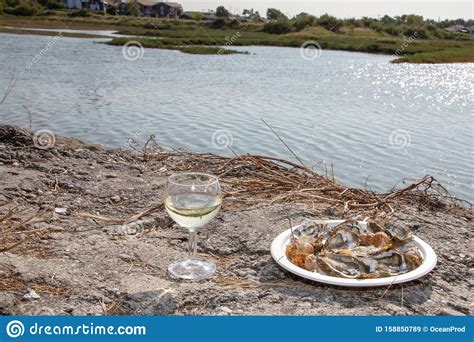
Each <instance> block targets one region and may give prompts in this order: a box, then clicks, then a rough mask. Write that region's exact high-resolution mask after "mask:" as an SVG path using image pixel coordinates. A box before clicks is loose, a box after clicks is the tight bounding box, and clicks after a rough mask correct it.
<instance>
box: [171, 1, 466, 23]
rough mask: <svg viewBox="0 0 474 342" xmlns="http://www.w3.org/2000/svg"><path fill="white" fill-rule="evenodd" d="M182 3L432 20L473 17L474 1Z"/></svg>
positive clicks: (234, 10) (189, 6)
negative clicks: (413, 15) (405, 15)
mask: <svg viewBox="0 0 474 342" xmlns="http://www.w3.org/2000/svg"><path fill="white" fill-rule="evenodd" d="M173 1H176V2H179V3H181V4H182V5H183V8H184V10H185V11H202V10H208V9H215V8H216V7H217V6H219V5H223V6H225V7H226V8H227V9H230V10H231V12H232V13H237V12H240V13H241V12H242V10H243V9H244V8H253V9H255V10H258V11H259V12H260V14H262V15H264V14H265V13H266V11H267V8H269V7H274V8H278V9H279V10H281V11H282V12H283V13H285V14H286V15H288V16H293V15H295V14H298V13H301V12H307V13H310V14H313V15H316V16H319V15H321V14H324V13H329V14H331V15H334V16H336V17H339V18H352V17H355V18H360V17H363V16H367V17H373V18H377V17H378V16H383V15H385V14H388V15H390V16H395V15H402V14H418V15H422V16H423V17H425V18H430V19H435V20H437V19H457V18H464V19H472V18H473V1H465V0H461V1H456V0H455V1H448V0H445V1H429V0H414V1H410V0H398V1H391V0H368V1H367V0H334V1H330V0H322V1H319V0H276V1H271V0H255V1H249V0H217V1H216V0H173Z"/></svg>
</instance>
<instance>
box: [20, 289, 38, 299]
mask: <svg viewBox="0 0 474 342" xmlns="http://www.w3.org/2000/svg"><path fill="white" fill-rule="evenodd" d="M40 298H41V297H40V295H39V294H37V293H36V292H35V290H30V292H28V293H27V294H25V295H24V296H23V299H26V300H34V299H40Z"/></svg>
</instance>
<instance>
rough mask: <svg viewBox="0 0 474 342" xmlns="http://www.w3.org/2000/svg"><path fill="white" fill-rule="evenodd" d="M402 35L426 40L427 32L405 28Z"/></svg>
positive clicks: (420, 29)
mask: <svg viewBox="0 0 474 342" xmlns="http://www.w3.org/2000/svg"><path fill="white" fill-rule="evenodd" d="M403 35H405V36H407V37H415V38H419V39H428V32H426V30H425V29H422V28H415V27H407V28H406V29H405V30H404V31H403Z"/></svg>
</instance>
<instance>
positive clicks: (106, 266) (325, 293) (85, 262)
mask: <svg viewBox="0 0 474 342" xmlns="http://www.w3.org/2000/svg"><path fill="white" fill-rule="evenodd" d="M2 127H6V126H0V202H5V201H8V200H14V201H16V203H17V204H18V205H20V207H21V208H22V209H24V211H22V212H19V213H17V214H16V216H14V218H15V219H16V220H22V219H24V218H27V217H29V216H31V215H34V214H36V213H37V212H44V213H45V215H49V216H48V217H47V218H46V219H45V220H43V221H42V222H37V223H34V224H28V225H25V226H21V227H19V228H18V229H17V230H18V231H17V232H15V234H13V235H11V236H9V239H10V240H8V241H6V240H5V238H4V237H1V238H2V239H3V240H2V239H0V248H3V247H4V245H2V244H1V243H2V242H3V243H4V244H7V242H8V245H9V246H11V245H10V244H11V243H12V241H13V242H18V244H17V245H16V246H15V247H13V248H8V250H5V251H4V252H2V253H0V313H1V314H4V315H103V314H111V315H121V314H127V315H455V314H459V315H462V314H465V315H471V314H472V310H473V304H472V303H473V298H472V292H473V291H472V287H473V254H472V235H473V225H472V213H471V212H470V211H467V210H462V209H450V210H447V209H442V208H440V209H436V210H433V209H426V208H419V207H415V206H411V205H405V206H402V207H401V208H398V209H397V211H396V214H395V218H396V219H397V220H399V222H400V223H401V224H404V225H406V226H408V227H410V228H411V229H412V230H413V231H414V233H415V234H416V235H417V236H419V237H420V238H422V239H423V240H425V241H427V242H428V243H430V244H431V245H432V246H433V248H434V250H435V252H436V253H437V255H438V260H439V261H438V265H437V267H436V268H435V269H434V270H433V271H432V272H431V273H430V274H429V275H427V276H425V277H423V278H421V279H419V280H416V281H412V282H410V283H406V284H403V285H394V286H391V287H389V288H387V287H381V288H368V289H355V288H342V287H335V286H328V285H324V284H319V283H314V282H311V281H307V280H304V279H302V278H299V277H297V276H294V275H292V274H290V273H288V272H286V271H285V270H283V269H282V268H280V267H279V266H278V265H277V264H276V263H275V262H274V261H273V259H272V257H271V255H270V251H269V249H270V244H271V242H272V240H273V239H274V238H275V237H276V236H277V235H278V234H279V233H280V232H282V231H284V230H285V229H287V228H288V221H287V217H288V216H291V218H292V221H293V223H294V224H297V223H301V222H303V221H305V220H308V219H312V218H321V217H324V218H337V217H333V216H328V215H327V212H325V211H324V206H321V210H313V211H311V212H308V211H305V210H303V209H298V207H297V206H287V205H272V206H254V207H249V208H240V209H236V208H232V207H230V206H226V205H225V202H224V206H223V208H222V211H221V213H220V214H219V216H218V217H217V218H216V219H214V220H213V221H212V222H211V223H210V224H209V225H208V226H206V227H204V228H203V229H202V230H201V231H200V232H199V248H198V252H199V254H200V256H201V257H202V258H206V259H208V260H212V261H214V262H215V263H216V264H217V267H218V269H217V274H216V276H215V277H214V278H213V279H211V280H208V281H201V282H195V283H193V282H180V281H175V280H173V279H170V278H169V276H168V275H167V271H166V270H167V266H168V265H169V264H170V263H171V262H173V261H175V260H176V259H178V258H181V257H184V256H185V255H186V248H187V233H186V231H185V230H183V229H181V228H179V227H178V226H176V225H175V224H173V223H172V222H170V220H169V219H168V218H167V216H166V213H165V212H164V211H163V210H161V211H154V212H153V213H151V214H150V215H147V216H144V217H142V218H141V219H140V220H139V221H138V222H133V223H128V224H126V225H124V224H120V223H119V224H117V223H116V222H105V221H103V220H99V219H93V218H86V217H81V216H80V215H79V214H80V213H89V214H94V215H101V216H106V217H108V218H113V219H116V220H119V219H126V218H128V217H131V216H132V215H134V214H136V213H139V212H141V211H143V210H144V209H146V208H149V207H150V206H152V205H154V204H156V203H159V202H160V199H161V196H162V192H163V187H164V183H165V176H166V175H167V174H169V173H171V172H174V171H176V170H173V169H171V168H170V167H169V166H167V165H166V164H164V163H162V162H160V161H153V162H147V161H145V160H143V158H142V157H141V156H140V155H139V154H138V153H132V152H127V151H118V150H103V149H101V148H99V147H97V146H95V145H94V146H93V145H87V144H86V143H82V142H80V141H78V140H77V139H70V138H58V139H57V141H56V146H54V147H53V148H51V149H48V150H41V149H36V148H34V146H32V144H29V143H28V141H29V140H28V139H29V138H28V135H27V133H25V135H22V134H21V132H18V131H14V130H11V129H8V130H7V129H5V128H3V131H2ZM2 132H3V133H2ZM12 139H13V140H12ZM7 207H8V208H9V206H8V205H3V206H0V217H1V216H2V215H5V214H6V211H7V209H6V208H7ZM55 208H67V210H66V211H65V212H63V211H61V212H58V211H57V210H56V212H55ZM355 215H357V212H354V216H355ZM0 225H1V223H0ZM0 227H1V226H0ZM0 234H2V231H1V230H0ZM0 236H1V235H0ZM11 239H13V240H11ZM4 240H5V241H4ZM29 291H33V292H34V293H35V294H37V297H39V298H37V297H36V296H35V298H36V299H34V300H25V299H23V296H24V295H25V293H28V292H29Z"/></svg>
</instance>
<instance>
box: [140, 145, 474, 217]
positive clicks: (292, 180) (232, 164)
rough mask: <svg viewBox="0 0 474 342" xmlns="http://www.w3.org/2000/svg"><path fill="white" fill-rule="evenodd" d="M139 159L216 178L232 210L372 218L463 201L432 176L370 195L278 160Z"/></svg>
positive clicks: (155, 155)
mask: <svg viewBox="0 0 474 342" xmlns="http://www.w3.org/2000/svg"><path fill="white" fill-rule="evenodd" d="M144 154H145V159H146V160H147V161H148V162H151V163H153V161H159V162H160V163H163V164H165V165H166V166H167V169H168V170H172V171H173V172H187V171H193V172H207V173H212V174H215V175H218V176H219V178H220V181H221V183H223V184H224V193H225V197H226V199H227V202H228V203H230V204H232V205H234V206H239V205H241V206H249V205H255V204H265V205H271V204H274V203H299V204H307V205H308V208H313V207H315V205H316V204H321V203H323V204H326V205H329V206H330V207H332V208H333V209H334V211H339V212H340V213H342V214H344V213H345V212H348V211H351V210H354V209H355V210H357V211H358V212H360V213H364V214H366V215H369V216H372V215H389V214H392V213H393V212H394V210H395V208H397V207H398V206H399V205H400V204H402V203H411V204H420V205H429V206H435V207H440V206H446V205H448V204H455V205H460V204H464V202H465V201H463V200H459V199H457V198H455V197H453V196H451V195H450V194H449V192H448V191H447V190H446V189H445V188H444V187H443V186H442V185H441V184H440V183H439V182H438V181H437V180H436V179H435V178H434V177H432V176H425V177H423V178H422V179H420V180H418V181H416V182H414V183H412V184H409V185H408V186H406V187H403V188H398V189H392V190H391V191H388V192H386V193H375V192H373V191H369V190H363V189H359V188H351V187H347V186H344V185H342V184H340V183H339V182H337V181H336V180H335V179H334V178H333V177H330V176H327V175H321V174H319V173H317V172H315V171H314V170H313V169H311V168H309V167H306V166H304V165H302V164H298V163H294V162H291V161H288V160H284V159H280V158H274V157H267V156H259V155H251V154H246V155H240V156H237V155H236V156H235V157H232V158H231V157H223V156H218V155H214V154H210V153H204V154H197V153H191V152H185V151H176V150H172V151H165V150H163V149H161V148H159V149H157V150H155V151H153V150H150V149H148V150H146V151H144ZM465 203H467V204H468V205H470V203H468V202H465Z"/></svg>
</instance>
